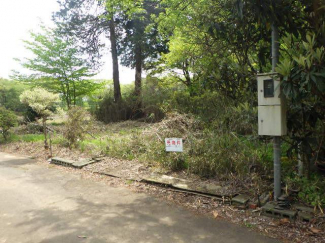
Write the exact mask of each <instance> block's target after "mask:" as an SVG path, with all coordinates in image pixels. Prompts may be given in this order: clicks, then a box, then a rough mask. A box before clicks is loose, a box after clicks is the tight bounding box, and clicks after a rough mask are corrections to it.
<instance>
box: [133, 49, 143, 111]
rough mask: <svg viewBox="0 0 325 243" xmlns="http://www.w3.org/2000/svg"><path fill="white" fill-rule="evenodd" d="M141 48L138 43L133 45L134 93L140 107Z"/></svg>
mask: <svg viewBox="0 0 325 243" xmlns="http://www.w3.org/2000/svg"><path fill="white" fill-rule="evenodd" d="M141 79H142V50H141V46H140V44H136V47H135V82H134V83H135V89H134V94H135V96H136V97H137V99H138V108H141V106H142V105H141V103H142V102H141V91H142V84H141V81H142V80H141Z"/></svg>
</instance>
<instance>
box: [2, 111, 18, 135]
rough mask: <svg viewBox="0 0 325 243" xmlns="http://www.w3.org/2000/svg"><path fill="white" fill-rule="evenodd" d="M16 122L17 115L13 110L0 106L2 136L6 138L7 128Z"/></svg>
mask: <svg viewBox="0 0 325 243" xmlns="http://www.w3.org/2000/svg"><path fill="white" fill-rule="evenodd" d="M16 124H17V116H16V115H15V113H14V112H12V111H9V110H7V109H6V108H3V107H0V129H1V133H2V136H3V137H4V139H5V140H7V138H8V136H9V129H10V128H11V127H14V126H15V125H16Z"/></svg>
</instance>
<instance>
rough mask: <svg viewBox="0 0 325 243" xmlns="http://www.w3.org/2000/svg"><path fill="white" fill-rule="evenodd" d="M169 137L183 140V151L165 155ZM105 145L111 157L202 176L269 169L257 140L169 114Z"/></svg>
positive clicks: (266, 155)
mask: <svg viewBox="0 0 325 243" xmlns="http://www.w3.org/2000/svg"><path fill="white" fill-rule="evenodd" d="M168 137H179V138H183V141H184V152H183V153H170V152H166V151H165V144H164V139H165V138H168ZM107 142H108V145H109V150H108V153H109V155H110V156H114V157H120V158H124V159H134V158H137V159H140V160H142V161H150V162H151V163H152V162H156V163H157V164H159V165H161V166H162V167H164V168H167V169H170V170H174V171H175V170H182V169H187V170H188V171H190V172H193V173H195V174H198V175H201V176H204V177H213V176H216V175H222V174H224V175H227V174H228V175H229V174H236V175H239V176H241V175H242V176H244V175H245V176H246V175H247V174H248V173H249V172H251V170H252V168H254V170H255V171H256V170H258V172H261V173H262V174H266V173H268V172H269V171H270V169H272V157H269V149H268V147H266V148H265V146H263V144H261V142H260V141H259V140H257V139H255V138H254V137H251V138H247V137H240V136H238V135H236V133H233V132H231V131H222V130H221V131H219V130H214V129H211V128H210V127H206V124H205V123H204V122H202V121H200V120H198V119H195V118H194V117H193V116H192V115H182V114H179V113H170V114H168V117H167V118H166V119H164V120H163V121H161V122H159V123H156V124H153V125H152V126H150V127H149V128H147V129H145V130H143V131H133V132H129V133H128V134H126V135H121V134H119V136H117V137H110V138H109V139H108V141H107ZM256 172H257V171H256Z"/></svg>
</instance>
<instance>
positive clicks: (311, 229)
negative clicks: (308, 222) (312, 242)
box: [309, 227, 322, 234]
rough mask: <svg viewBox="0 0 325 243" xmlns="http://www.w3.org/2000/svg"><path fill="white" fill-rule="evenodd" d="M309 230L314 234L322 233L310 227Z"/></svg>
mask: <svg viewBox="0 0 325 243" xmlns="http://www.w3.org/2000/svg"><path fill="white" fill-rule="evenodd" d="M309 230H310V231H311V232H313V233H314V234H319V233H320V232H322V231H321V230H320V229H317V228H314V227H310V228H309Z"/></svg>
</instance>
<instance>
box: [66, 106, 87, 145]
mask: <svg viewBox="0 0 325 243" xmlns="http://www.w3.org/2000/svg"><path fill="white" fill-rule="evenodd" d="M67 115H68V117H67V120H66V123H65V127H64V131H63V136H64V138H65V139H67V140H68V145H69V148H70V149H71V148H72V147H74V146H76V145H77V143H78V141H82V140H83V139H84V138H85V135H86V134H87V132H88V130H89V129H90V127H91V123H92V122H91V116H90V114H89V113H88V112H87V111H86V110H85V109H83V108H81V107H77V106H76V107H73V108H71V109H70V110H69V111H68V113H67Z"/></svg>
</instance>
